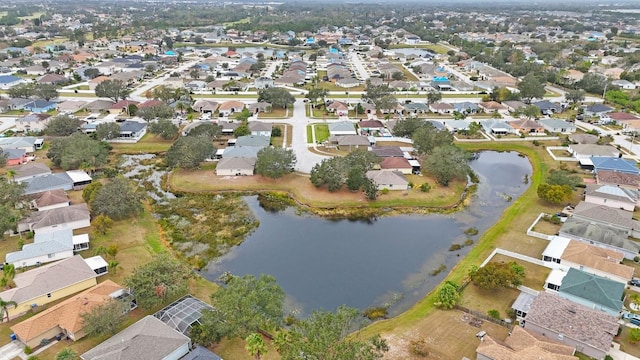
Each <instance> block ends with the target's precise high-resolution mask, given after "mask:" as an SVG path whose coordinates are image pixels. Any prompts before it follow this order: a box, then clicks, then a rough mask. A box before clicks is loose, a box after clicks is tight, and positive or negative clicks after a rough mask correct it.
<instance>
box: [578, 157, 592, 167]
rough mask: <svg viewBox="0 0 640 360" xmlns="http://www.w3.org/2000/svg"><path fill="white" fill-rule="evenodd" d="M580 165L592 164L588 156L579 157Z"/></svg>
mask: <svg viewBox="0 0 640 360" xmlns="http://www.w3.org/2000/svg"><path fill="white" fill-rule="evenodd" d="M580 165H588V166H593V161H591V159H590V158H585V159H580Z"/></svg>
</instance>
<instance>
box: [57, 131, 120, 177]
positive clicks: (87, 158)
mask: <svg viewBox="0 0 640 360" xmlns="http://www.w3.org/2000/svg"><path fill="white" fill-rule="evenodd" d="M109 149H110V147H109V144H107V143H103V142H100V141H97V140H93V139H92V138H90V137H88V136H87V135H85V134H82V133H77V132H76V133H74V134H72V135H71V136H67V137H63V138H57V139H53V140H52V141H51V145H50V146H49V151H48V152H47V157H48V158H49V159H51V161H52V162H53V165H54V166H56V167H59V168H62V169H64V170H73V169H79V168H81V167H91V168H99V167H101V166H103V165H104V164H106V163H107V155H108V154H109Z"/></svg>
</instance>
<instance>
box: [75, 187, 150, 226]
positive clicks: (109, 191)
mask: <svg viewBox="0 0 640 360" xmlns="http://www.w3.org/2000/svg"><path fill="white" fill-rule="evenodd" d="M90 189H91V191H90V192H89V191H87V192H86V193H85V192H83V197H85V196H86V197H87V198H89V200H90V202H89V206H90V207H91V212H92V214H93V215H96V216H97V215H105V216H108V217H109V218H111V219H113V220H121V219H126V218H129V217H132V216H136V215H138V214H139V213H140V212H141V211H142V204H141V201H142V196H141V195H140V194H139V193H138V192H137V191H136V189H135V188H134V187H133V186H132V185H131V184H129V181H128V180H127V179H125V178H122V177H117V178H114V179H113V180H111V181H110V182H108V183H106V184H104V185H102V186H94V187H91V188H90ZM85 194H86V195H85Z"/></svg>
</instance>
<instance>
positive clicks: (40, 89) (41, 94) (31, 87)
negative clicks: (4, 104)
mask: <svg viewBox="0 0 640 360" xmlns="http://www.w3.org/2000/svg"><path fill="white" fill-rule="evenodd" d="M7 95H9V97H11V98H22V99H29V98H31V97H35V98H39V99H44V100H46V101H49V100H51V99H55V98H57V97H58V95H59V93H58V89H57V88H56V86H55V85H53V84H35V83H29V84H18V85H16V86H12V87H11V88H9V89H8V90H7Z"/></svg>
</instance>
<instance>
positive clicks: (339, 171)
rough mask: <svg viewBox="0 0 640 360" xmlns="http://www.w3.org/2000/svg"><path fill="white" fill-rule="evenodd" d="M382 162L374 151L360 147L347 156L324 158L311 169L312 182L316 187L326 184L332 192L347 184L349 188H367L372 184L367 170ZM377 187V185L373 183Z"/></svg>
mask: <svg viewBox="0 0 640 360" xmlns="http://www.w3.org/2000/svg"><path fill="white" fill-rule="evenodd" d="M379 162H380V158H379V157H378V156H377V155H375V154H374V153H372V152H369V151H367V150H362V149H358V150H355V151H352V152H351V153H349V154H348V155H347V156H345V157H333V158H329V159H324V160H322V162H320V163H319V164H316V165H315V166H314V167H313V169H311V177H310V180H311V183H312V184H313V185H314V186H315V187H318V188H319V187H322V186H326V187H327V189H328V190H329V191H331V192H334V191H338V190H340V189H342V187H343V186H344V185H347V187H348V188H349V190H352V191H355V190H358V189H363V190H366V188H367V187H370V186H371V185H373V184H372V182H371V180H369V179H368V178H367V177H366V172H367V171H369V170H371V169H372V168H373V166H374V165H375V164H377V163H379ZM373 186H374V187H375V185H373Z"/></svg>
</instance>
